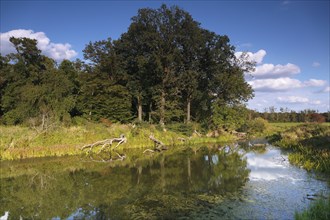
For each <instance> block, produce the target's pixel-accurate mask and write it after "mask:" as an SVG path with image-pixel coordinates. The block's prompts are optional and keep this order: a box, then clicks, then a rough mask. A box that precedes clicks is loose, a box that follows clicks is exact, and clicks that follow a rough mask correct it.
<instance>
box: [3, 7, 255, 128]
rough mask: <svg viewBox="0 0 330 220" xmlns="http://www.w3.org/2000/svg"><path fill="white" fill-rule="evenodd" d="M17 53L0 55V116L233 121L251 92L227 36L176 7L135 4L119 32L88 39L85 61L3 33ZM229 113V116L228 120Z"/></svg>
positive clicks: (40, 120) (243, 61)
mask: <svg viewBox="0 0 330 220" xmlns="http://www.w3.org/2000/svg"><path fill="white" fill-rule="evenodd" d="M10 42H11V43H12V44H13V46H14V47H15V49H16V51H17V53H13V54H9V55H7V56H5V57H3V56H1V57H0V58H1V59H0V72H1V74H0V95H1V99H0V122H1V123H3V124H5V125H21V124H23V125H26V126H31V127H33V126H41V127H42V129H43V130H46V129H48V128H49V127H50V126H51V125H53V124H54V123H57V124H58V123H62V124H64V125H67V126H68V125H70V124H72V121H74V120H75V117H77V116H79V117H83V118H85V119H89V120H91V121H96V122H98V121H100V120H108V121H109V122H110V123H125V124H127V123H131V122H136V121H138V122H143V121H148V122H149V123H154V124H155V123H159V124H160V125H161V126H163V127H164V125H165V124H171V123H184V122H185V123H189V122H197V123H200V124H202V125H203V126H204V129H213V128H214V129H220V128H223V129H225V130H226V129H227V128H233V127H239V126H240V124H242V122H243V121H244V120H245V118H244V117H245V116H246V114H240V113H242V111H241V110H245V111H246V109H245V106H244V102H246V101H247V100H249V99H251V98H252V97H253V90H252V88H251V86H250V85H249V84H248V83H247V82H246V81H245V79H244V72H245V71H249V70H251V69H252V68H253V66H254V64H253V63H250V62H249V61H248V59H247V57H245V56H244V55H243V56H241V57H240V58H236V57H235V48H234V47H233V46H232V45H231V44H230V40H229V38H228V37H227V36H225V35H224V36H221V35H218V34H216V33H214V32H212V31H209V30H206V29H203V28H202V27H201V26H200V24H199V23H198V22H197V21H195V20H194V19H193V18H192V17H191V15H190V14H189V13H188V12H186V11H184V10H182V9H180V8H179V7H176V6H173V7H167V6H166V5H162V6H161V7H160V8H158V9H150V8H142V9H140V10H139V11H138V13H137V15H136V16H134V17H133V18H132V22H131V24H130V25H129V27H128V30H127V32H125V33H123V34H122V35H121V37H120V38H119V39H118V40H111V38H108V39H106V40H100V41H96V42H89V43H88V44H87V45H86V47H85V49H84V50H83V54H84V59H85V62H83V61H80V60H76V61H74V62H71V61H68V60H64V61H62V62H61V63H59V64H57V63H56V62H55V61H54V60H52V59H50V58H49V57H46V56H45V55H42V54H41V51H40V50H39V49H38V47H37V43H38V42H37V41H36V40H33V39H28V38H14V37H11V38H10ZM235 121H236V122H235Z"/></svg>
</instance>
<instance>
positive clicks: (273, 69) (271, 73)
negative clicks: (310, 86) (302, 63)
mask: <svg viewBox="0 0 330 220" xmlns="http://www.w3.org/2000/svg"><path fill="white" fill-rule="evenodd" d="M298 73H300V68H299V66H297V65H295V64H292V63H288V64H286V65H280V64H278V65H274V64H263V65H260V66H257V67H256V68H255V71H254V72H252V73H251V75H252V76H254V77H256V78H279V77H285V76H291V75H294V74H298Z"/></svg>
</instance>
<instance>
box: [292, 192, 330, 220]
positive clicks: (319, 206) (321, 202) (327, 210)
mask: <svg viewBox="0 0 330 220" xmlns="http://www.w3.org/2000/svg"><path fill="white" fill-rule="evenodd" d="M295 219H296V220H319V219H322V220H329V219H330V196H328V199H323V198H320V199H318V200H317V201H315V202H313V203H312V204H311V206H310V207H309V208H308V209H307V210H305V211H303V212H301V213H298V212H296V213H295Z"/></svg>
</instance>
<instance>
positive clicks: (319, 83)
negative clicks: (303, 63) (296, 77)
mask: <svg viewBox="0 0 330 220" xmlns="http://www.w3.org/2000/svg"><path fill="white" fill-rule="evenodd" d="M326 83H327V82H326V81H324V80H320V79H310V80H308V81H305V82H304V86H315V87H319V86H324V85H325V84H326Z"/></svg>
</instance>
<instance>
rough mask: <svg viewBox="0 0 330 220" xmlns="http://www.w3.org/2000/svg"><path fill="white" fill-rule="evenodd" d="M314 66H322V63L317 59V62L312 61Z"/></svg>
mask: <svg viewBox="0 0 330 220" xmlns="http://www.w3.org/2000/svg"><path fill="white" fill-rule="evenodd" d="M312 66H313V67H319V66H321V64H320V63H319V62H316V61H315V62H313V63H312Z"/></svg>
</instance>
